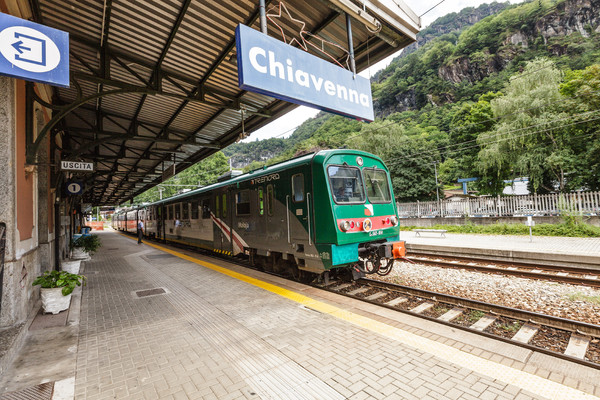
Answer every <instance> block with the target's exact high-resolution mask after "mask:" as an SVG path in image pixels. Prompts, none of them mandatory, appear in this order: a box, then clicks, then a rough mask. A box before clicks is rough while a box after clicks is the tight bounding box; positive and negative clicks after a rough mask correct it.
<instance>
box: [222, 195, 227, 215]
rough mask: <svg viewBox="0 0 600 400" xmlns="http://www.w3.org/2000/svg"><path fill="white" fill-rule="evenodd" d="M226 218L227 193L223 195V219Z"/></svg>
mask: <svg viewBox="0 0 600 400" xmlns="http://www.w3.org/2000/svg"><path fill="white" fill-rule="evenodd" d="M225 217H227V193H223V218H225Z"/></svg>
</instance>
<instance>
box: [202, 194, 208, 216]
mask: <svg viewBox="0 0 600 400" xmlns="http://www.w3.org/2000/svg"><path fill="white" fill-rule="evenodd" d="M208 218H210V199H204V200H202V219H208Z"/></svg>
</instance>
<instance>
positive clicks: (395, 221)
mask: <svg viewBox="0 0 600 400" xmlns="http://www.w3.org/2000/svg"><path fill="white" fill-rule="evenodd" d="M392 224H394V226H396V225H398V217H396V216H395V215H394V216H392Z"/></svg>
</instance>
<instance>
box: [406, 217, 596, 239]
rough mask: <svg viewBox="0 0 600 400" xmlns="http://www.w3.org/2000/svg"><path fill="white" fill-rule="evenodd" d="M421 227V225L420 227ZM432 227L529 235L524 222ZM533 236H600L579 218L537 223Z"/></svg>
mask: <svg viewBox="0 0 600 400" xmlns="http://www.w3.org/2000/svg"><path fill="white" fill-rule="evenodd" d="M417 228H420V227H417V226H413V225H411V226H400V230H402V231H410V230H412V229H417ZM421 228H422V227H421ZM432 229H445V230H447V231H448V232H450V233H477V234H486V235H529V227H528V226H526V225H525V224H506V223H502V224H492V225H474V224H472V223H470V222H467V223H466V224H465V225H442V224H437V225H434V226H433V227H432ZM532 234H533V235H535V236H563V237H600V228H599V227H596V226H593V225H589V224H586V223H584V222H582V221H581V220H578V221H577V222H576V223H574V222H573V219H569V220H567V222H563V223H560V224H539V225H536V226H534V227H533V229H532Z"/></svg>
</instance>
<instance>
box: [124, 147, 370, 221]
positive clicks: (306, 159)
mask: <svg viewBox="0 0 600 400" xmlns="http://www.w3.org/2000/svg"><path fill="white" fill-rule="evenodd" d="M344 153H346V154H356V155H362V156H366V157H372V158H376V159H379V160H380V158H379V157H377V156H375V155H373V154H371V153H367V152H365V151H361V150H352V149H335V150H321V151H319V152H316V153H309V154H304V155H301V156H298V157H295V158H291V159H289V160H285V161H282V162H279V163H277V164H273V165H269V166H264V167H263V168H259V169H255V170H253V171H250V172H247V173H245V174H242V175H239V176H236V177H234V178H231V179H228V180H226V181H223V182H217V183H213V184H211V185H208V186H203V187H201V188H198V189H194V190H191V191H189V192H185V193H181V194H178V195H176V196H173V197H169V198H166V199H162V200H158V201H155V202H153V203H150V204H147V205H144V206H138V207H134V208H133V209H131V210H128V211H132V210H135V209H139V208H144V207H148V206H152V205H156V204H161V203H170V202H173V201H177V200H181V199H185V198H187V197H191V196H195V195H197V194H200V193H203V192H207V191H210V190H214V189H217V188H220V187H226V186H229V185H234V184H236V183H238V182H243V181H246V180H248V179H252V178H255V177H259V176H263V175H268V174H272V173H275V172H279V171H282V170H285V169H288V168H292V167H296V166H298V165H304V164H310V163H311V162H313V160H315V161H316V162H317V163H325V162H326V161H327V160H328V159H329V157H331V156H332V155H336V154H344Z"/></svg>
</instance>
